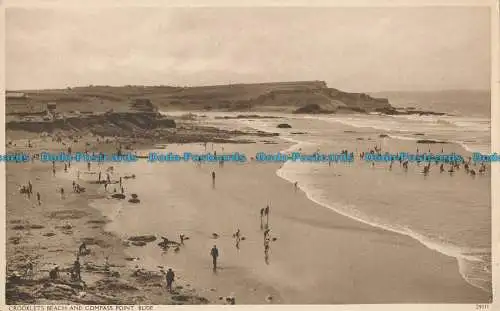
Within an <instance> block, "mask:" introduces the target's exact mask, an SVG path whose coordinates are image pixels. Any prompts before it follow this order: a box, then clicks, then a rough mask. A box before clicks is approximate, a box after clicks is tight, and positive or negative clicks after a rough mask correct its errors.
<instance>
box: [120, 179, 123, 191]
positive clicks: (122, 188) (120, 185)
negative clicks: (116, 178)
mask: <svg viewBox="0 0 500 311" xmlns="http://www.w3.org/2000/svg"><path fill="white" fill-rule="evenodd" d="M120 188H122V189H123V187H122V177H121V176H120Z"/></svg>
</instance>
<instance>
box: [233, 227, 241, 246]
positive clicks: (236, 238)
mask: <svg viewBox="0 0 500 311" xmlns="http://www.w3.org/2000/svg"><path fill="white" fill-rule="evenodd" d="M233 237H234V238H235V240H236V249H240V241H241V233H240V228H238V230H236V232H235V233H234V234H233Z"/></svg>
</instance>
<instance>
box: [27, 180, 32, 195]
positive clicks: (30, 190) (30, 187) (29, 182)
mask: <svg viewBox="0 0 500 311" xmlns="http://www.w3.org/2000/svg"><path fill="white" fill-rule="evenodd" d="M28 193H30V194H33V185H32V184H31V180H28Z"/></svg>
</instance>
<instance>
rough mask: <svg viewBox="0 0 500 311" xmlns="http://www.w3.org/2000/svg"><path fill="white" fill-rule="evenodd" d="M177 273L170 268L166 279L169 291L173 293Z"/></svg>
mask: <svg viewBox="0 0 500 311" xmlns="http://www.w3.org/2000/svg"><path fill="white" fill-rule="evenodd" d="M174 278H175V273H174V271H172V268H168V271H167V275H166V279H167V290H168V291H169V292H172V283H173V282H174Z"/></svg>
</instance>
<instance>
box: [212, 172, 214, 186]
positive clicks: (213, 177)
mask: <svg viewBox="0 0 500 311" xmlns="http://www.w3.org/2000/svg"><path fill="white" fill-rule="evenodd" d="M212 188H215V172H214V171H212Z"/></svg>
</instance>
